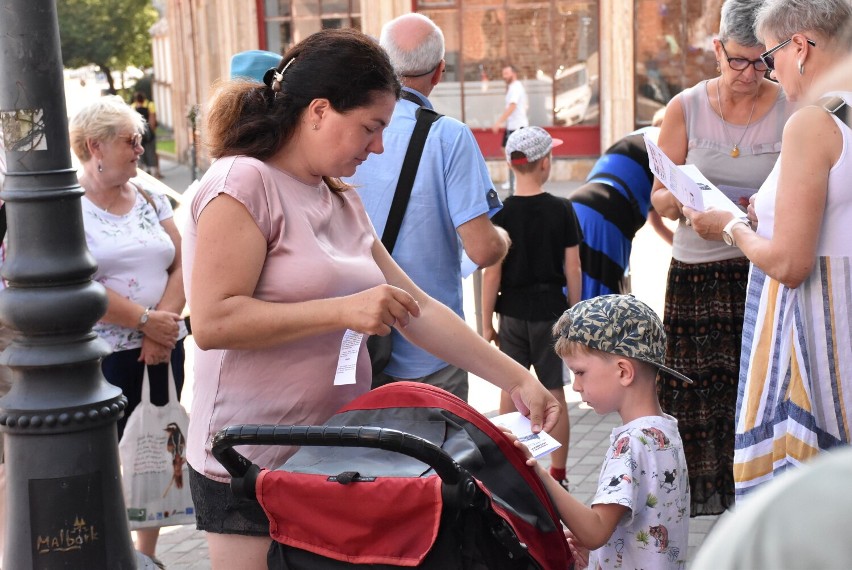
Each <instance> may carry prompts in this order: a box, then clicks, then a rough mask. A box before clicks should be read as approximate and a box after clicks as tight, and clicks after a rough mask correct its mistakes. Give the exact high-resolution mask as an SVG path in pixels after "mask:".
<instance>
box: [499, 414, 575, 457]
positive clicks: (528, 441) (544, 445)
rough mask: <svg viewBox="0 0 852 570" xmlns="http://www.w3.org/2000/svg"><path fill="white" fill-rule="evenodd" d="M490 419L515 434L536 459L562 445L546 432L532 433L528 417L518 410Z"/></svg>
mask: <svg viewBox="0 0 852 570" xmlns="http://www.w3.org/2000/svg"><path fill="white" fill-rule="evenodd" d="M491 421H492V422H493V423H495V424H497V425H498V426H503V427H505V428H507V429H508V430H509V431H511V432H512V433H513V434H515V435H516V436H517V437H518V439H519V440H520V441H521V443H523V444H524V445H526V446H527V449H529V450H530V453H532V456H533V457H535V458H536V459H538V458H539V457H543V456H545V455H547V454H548V453H550V452H552V451H554V450H556V449H559V448H560V447H562V444H561V443H559V442H558V441H556V440H555V439H554V438H553V436H552V435H550V434H549V433H547V432H544V431H540V432H538V433H533V432H532V426H530V420H529V418H526V417H524V416H522V415H521V413H520V412H509V413H508V414H503V415H501V416H497V417H494V418H491Z"/></svg>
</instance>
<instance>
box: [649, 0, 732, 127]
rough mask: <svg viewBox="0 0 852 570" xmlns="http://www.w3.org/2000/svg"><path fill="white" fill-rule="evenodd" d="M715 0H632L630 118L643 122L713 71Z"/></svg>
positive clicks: (715, 30)
mask: <svg viewBox="0 0 852 570" xmlns="http://www.w3.org/2000/svg"><path fill="white" fill-rule="evenodd" d="M719 5H720V2H719V0H700V1H694V2H687V1H685V0H682V1H681V2H660V1H659V0H634V9H635V13H634V15H635V19H634V22H635V24H634V26H635V28H634V32H635V36H634V37H635V38H636V40H635V57H636V62H635V63H636V65H635V73H636V76H635V79H636V82H635V84H636V105H635V109H636V123H637V125H639V126H642V125H648V124H650V123H651V119H652V118H653V116H654V113H655V112H656V111H657V110H658V109H660V108H662V107H664V106H665V105H666V104H667V103H668V102H669V101H671V99H672V97H674V96H675V95H677V94H678V93H680V92H681V91H682V90H684V89H686V88H687V87H691V86H693V85H695V84H696V83H698V82H699V81H701V80H702V79H709V78H711V77H714V76H715V75H716V57H715V54H714V53H713V38H714V37H715V36H716V35H717V34H718V32H719V17H720V10H719Z"/></svg>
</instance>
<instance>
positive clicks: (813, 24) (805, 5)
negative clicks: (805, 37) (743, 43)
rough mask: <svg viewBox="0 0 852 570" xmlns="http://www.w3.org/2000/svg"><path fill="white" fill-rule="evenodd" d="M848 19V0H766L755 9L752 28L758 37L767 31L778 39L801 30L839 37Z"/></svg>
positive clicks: (851, 16) (850, 16)
mask: <svg viewBox="0 0 852 570" xmlns="http://www.w3.org/2000/svg"><path fill="white" fill-rule="evenodd" d="M850 22H852V5H850V3H849V0H766V1H765V2H764V3H763V6H762V7H761V8H760V10H759V11H758V13H757V18H756V21H755V26H754V28H755V30H756V31H757V35H758V36H759V37H761V38H763V37H764V36H766V35H770V36H772V37H774V38H776V39H777V40H779V41H783V40H786V39H787V38H789V37H790V36H792V35H793V34H796V33H802V32H817V33H819V34H821V35H822V36H823V37H824V38H826V39H829V40H834V39H840V40H842V38H844V32H845V31H846V27H847V26H848V25H849V24H850ZM846 49H847V51H848V46H846Z"/></svg>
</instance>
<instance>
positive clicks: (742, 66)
mask: <svg viewBox="0 0 852 570" xmlns="http://www.w3.org/2000/svg"><path fill="white" fill-rule="evenodd" d="M719 45H721V46H722V51H723V52H724V53H725V59H727V60H728V65H730V66H731V69H733V70H735V71H745V70H746V69H748V66H749V65H753V66H754V70H755V71H759V72H761V73H763V72H764V71H766V70H767V69H769V68H768V67H767V66H766V62H765V61H763V60H762V59H746V58H744V57H730V56H729V55H728V50H726V49H725V44H724V43H723V42H719ZM761 57H762V56H761Z"/></svg>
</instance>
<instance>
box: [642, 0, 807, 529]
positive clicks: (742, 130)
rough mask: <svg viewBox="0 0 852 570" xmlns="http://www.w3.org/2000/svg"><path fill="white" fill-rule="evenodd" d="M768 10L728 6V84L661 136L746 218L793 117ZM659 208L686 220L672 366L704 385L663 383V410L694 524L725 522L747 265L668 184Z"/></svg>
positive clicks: (668, 310) (723, 32)
mask: <svg viewBox="0 0 852 570" xmlns="http://www.w3.org/2000/svg"><path fill="white" fill-rule="evenodd" d="M761 4H762V0H727V1H726V2H725V3H724V5H723V6H722V13H721V22H720V29H719V35H718V37H717V38H715V39H714V40H713V49H714V51H715V54H716V60H717V64H718V69H719V76H718V77H714V78H712V79H709V80H704V81H701V82H700V83H698V84H697V85H695V86H694V87H692V88H689V89H686V90H685V91H683V92H682V93H680V94H679V95H677V96H676V97H675V98H674V99H672V101H671V103H669V105H668V107H667V110H666V114H665V118H664V119H663V123H662V125H661V130H660V135H659V146H660V148H661V149H662V150H663V151H664V152H665V153H666V154H667V155H668V156H669V157H670V158H671V159H672V160H673V161H674V162H675V163H676V164H693V165H695V166H697V167H698V168H699V170H701V172H702V173H703V174H704V175H705V176H706V177H707V179H709V180H710V182H712V183H713V184H714V185H716V186H717V187H718V188H719V189H720V190H722V192H724V193H725V194H726V195H727V196H729V197H730V198H731V199H732V200H733V201H735V202H738V203H739V204H741V205H743V208H745V206H746V205H747V204H748V198H749V196H750V195H751V194H753V193H754V192H756V191H757V189H758V188H759V187H760V185H761V184H762V183H763V181H764V180H765V179H766V176H767V175H768V174H769V172H770V170H771V169H772V165H773V164H774V163H775V161H776V160H777V158H778V154H779V152H780V150H781V131H782V129H783V126H784V122H785V121H786V120H787V117H788V116H789V115H790V113H791V112H792V105H790V104H789V103H788V102H787V99H786V98H785V96H784V93H783V92H782V90H781V88H780V87H779V86H778V85H777V84H775V83H773V82H771V81H769V80H768V79H766V78H765V77H764V75H765V72H766V69H767V68H766V65H765V64H764V62H763V61H762V60H761V59H760V54H761V52H762V51H764V50H765V49H766V48H765V47H764V45H763V44H762V43H761V42H760V41H759V40H758V39H757V38H756V37H755V34H754V30H753V24H754V16H755V13H756V11H757V9H758V8H759V7H760V5H761ZM651 202H652V204H653V206H654V208H655V209H656V210H657V211H658V212H659V213H660V214H661V215H663V216H666V217H668V218H670V219H673V220H679V224H678V226H677V228H676V230H675V235H674V240H673V244H672V262H671V267H670V269H669V275H668V282H667V288H666V301H665V314H664V324H665V329H666V336H667V337H668V338H667V347H666V365H667V366H670V367H672V368H675V369H677V370H680V371H682V372H683V373H684V374H686V375H687V376H689V377H690V378H693V379H694V381H695V383H694V384H691V385H690V384H686V383H685V382H681V381H678V380H676V379H671V378H664V377H660V378H659V392H660V403H661V404H662V406H663V410H664V411H666V412H667V413H669V414H671V415H672V416H674V417H675V418H677V420H678V426H679V428H680V431H681V435H682V436H683V441H684V448H685V449H684V450H685V454H686V460H687V465H688V467H689V482H690V487H691V490H692V505H691V509H690V512H691V514H692V515H693V516H696V515H711V514H719V513H721V512H723V511H724V510H725V509H727V508H728V507H730V506H731V505H732V504H733V500H734V482H733V478H732V473H733V457H734V432H733V426H734V411H735V406H736V400H737V381H738V378H739V355H740V342H741V333H742V326H743V314H744V312H745V297H746V295H745V287H746V278H747V275H748V260H747V259H746V258H745V257H744V256H743V253H742V252H741V251H740V250H738V249H737V248H735V247H730V246H728V245H726V244H725V243H723V242H722V241H721V238H720V236H718V235H716V236H710V239H704V237H705V236H701V235H699V234H698V233H696V232H695V231H694V228H693V227H690V225H689V224H688V221H687V219H686V218H684V217H683V212H682V210H683V205H682V204H681V203H680V202H679V201H678V200H677V199H676V198H675V196H674V194H672V193H671V192H670V191H669V189H667V188H665V187H664V186H663V185H662V184H661V183H660V182H659V181H656V182H655V184H654V189H653V191H652V195H651ZM743 215H745V214H743Z"/></svg>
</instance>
